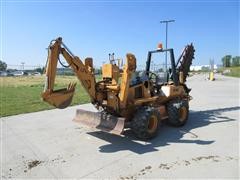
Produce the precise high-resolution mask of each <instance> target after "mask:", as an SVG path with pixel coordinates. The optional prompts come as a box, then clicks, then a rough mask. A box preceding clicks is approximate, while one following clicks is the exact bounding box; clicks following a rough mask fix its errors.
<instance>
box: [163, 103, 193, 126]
mask: <svg viewBox="0 0 240 180" xmlns="http://www.w3.org/2000/svg"><path fill="white" fill-rule="evenodd" d="M183 110H184V111H185V112H184V113H186V114H185V115H183V117H181V111H183ZM167 112H168V120H167V123H168V124H169V125H171V126H175V127H180V126H183V125H185V124H186V122H187V120H188V113H189V105H188V101H187V100H180V99H175V100H171V101H169V103H168V104H167Z"/></svg>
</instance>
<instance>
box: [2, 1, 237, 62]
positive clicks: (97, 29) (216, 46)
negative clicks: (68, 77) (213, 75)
mask: <svg viewBox="0 0 240 180" xmlns="http://www.w3.org/2000/svg"><path fill="white" fill-rule="evenodd" d="M169 19H174V20H175V22H174V23H171V24H169V30H168V47H170V48H173V49H174V52H175V58H176V59H177V57H178V56H179V55H180V54H181V51H182V50H183V48H184V47H185V46H186V45H187V44H189V43H193V45H194V47H195V50H196V52H195V59H194V61H193V64H194V65H203V64H209V60H210V59H214V61H215V64H220V63H221V58H222V57H223V56H225V55H227V54H230V55H232V56H237V55H239V41H240V39H239V1H238V0H236V1H231V0H228V1H219V0H217V1H211V0H209V1H207V0H197V1H186V0H184V1H182V0H180V1H176V0H174V1H170V0H169V1H71V0H70V1H67V0H65V1H63V0H62V1H61V0H55V1H53V0H36V1H33V0H32V1H28V0H14V1H11V0H1V56H0V57H1V60H3V61H5V62H6V63H7V64H9V65H19V64H20V63H21V62H24V63H25V66H33V65H34V66H35V65H44V64H45V62H46V58H47V50H46V48H47V47H48V45H49V42H50V41H51V40H52V39H55V38H57V37H62V38H63V41H64V43H65V44H66V45H67V46H68V47H69V49H70V50H71V51H72V52H73V53H74V55H77V56H79V57H80V58H81V59H82V60H83V59H85V58H86V57H93V59H94V64H95V66H100V65H101V64H102V63H103V62H107V61H108V54H109V53H112V52H114V53H115V57H116V58H123V59H125V55H126V53H128V52H131V53H133V54H135V56H136V58H137V63H138V64H139V65H144V64H145V62H146V58H147V52H148V51H149V50H154V49H156V47H157V44H158V43H160V42H161V43H163V47H165V25H164V24H161V23H160V21H161V20H169Z"/></svg>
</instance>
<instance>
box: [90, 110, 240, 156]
mask: <svg viewBox="0 0 240 180" xmlns="http://www.w3.org/2000/svg"><path fill="white" fill-rule="evenodd" d="M239 109H240V106H236V107H229V108H221V109H213V110H207V111H190V113H189V119H188V122H187V124H186V125H185V126H183V127H179V128H174V127H169V126H166V125H165V123H163V125H164V126H163V127H160V128H159V133H158V136H157V137H155V138H154V139H152V140H150V141H146V142H145V141H139V140H137V138H136V137H135V136H134V134H133V133H132V131H130V130H125V132H124V136H117V135H113V134H109V133H106V132H102V131H95V132H89V133H88V134H90V135H92V136H95V137H97V138H100V139H102V140H105V141H107V142H109V144H107V145H103V146H100V147H99V151H100V152H103V153H114V152H118V151H124V150H130V151H132V152H134V153H137V154H144V153H148V152H152V151H158V149H157V147H161V146H167V145H170V144H169V143H193V144H199V145H208V144H211V143H214V142H215V140H210V141H209V140H204V139H201V137H198V136H197V135H196V134H194V133H192V132H190V131H191V130H193V129H195V128H200V127H204V126H208V125H209V124H214V123H224V122H230V121H236V120H237V119H231V118H229V117H226V116H222V112H228V111H237V110H239ZM219 119H221V120H219ZM186 133H189V134H190V135H191V139H186V140H184V139H181V138H182V137H183V135H184V134H186Z"/></svg>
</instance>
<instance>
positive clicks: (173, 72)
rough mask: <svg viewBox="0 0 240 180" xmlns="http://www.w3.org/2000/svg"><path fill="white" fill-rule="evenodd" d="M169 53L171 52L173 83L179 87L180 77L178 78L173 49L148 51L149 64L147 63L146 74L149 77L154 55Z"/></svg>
mask: <svg viewBox="0 0 240 180" xmlns="http://www.w3.org/2000/svg"><path fill="white" fill-rule="evenodd" d="M168 51H169V52H170V60H171V68H172V79H173V83H174V85H176V86H177V85H178V84H179V79H178V76H177V71H176V65H175V58H174V52H173V49H157V50H154V51H148V57H147V62H146V74H147V76H149V70H150V64H151V60H152V54H153V53H162V52H166V53H167V52H168Z"/></svg>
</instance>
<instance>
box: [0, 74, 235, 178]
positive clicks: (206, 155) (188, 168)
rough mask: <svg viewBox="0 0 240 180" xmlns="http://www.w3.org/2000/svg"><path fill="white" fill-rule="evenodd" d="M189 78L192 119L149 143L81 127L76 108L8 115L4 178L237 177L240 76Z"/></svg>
mask: <svg viewBox="0 0 240 180" xmlns="http://www.w3.org/2000/svg"><path fill="white" fill-rule="evenodd" d="M216 78H217V80H216V81H213V82H210V81H206V80H205V76H203V75H196V76H193V77H191V78H189V79H188V85H189V87H191V88H192V92H191V95H192V96H193V100H192V101H191V103H190V109H191V112H190V115H189V121H188V123H187V124H186V125H185V126H184V127H181V128H173V127H168V126H166V125H164V126H163V127H161V128H160V130H159V135H158V137H156V138H155V139H153V140H152V141H149V142H143V141H139V140H137V139H136V138H135V137H134V135H133V134H132V133H131V132H129V131H127V132H126V133H125V136H115V135H111V134H107V133H104V132H100V131H97V130H93V129H88V128H86V127H82V126H80V125H78V124H76V123H74V122H72V121H71V120H72V118H73V116H74V114H75V110H76V109H77V108H84V109H88V110H92V109H93V107H92V106H91V105H90V104H86V105H81V106H74V107H70V108H67V109H65V110H49V111H42V112H36V113H29V114H22V115H17V116H11V117H5V118H1V125H2V129H1V144H2V149H1V150H2V157H1V170H2V171H1V177H2V178H96V179H103V178H110V179H140V178H141V179H147V178H238V177H239V132H238V130H239V112H240V105H239V79H237V78H230V77H223V76H220V75H218V76H216Z"/></svg>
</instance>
